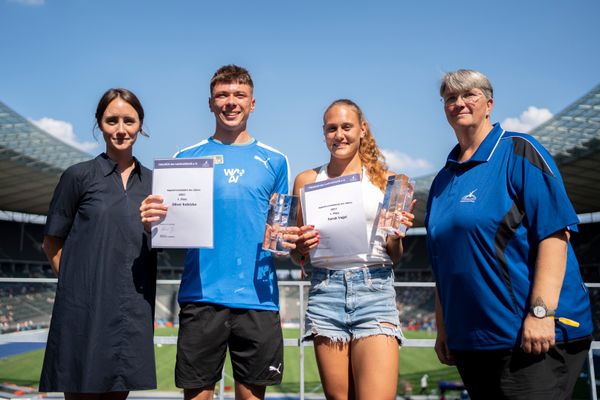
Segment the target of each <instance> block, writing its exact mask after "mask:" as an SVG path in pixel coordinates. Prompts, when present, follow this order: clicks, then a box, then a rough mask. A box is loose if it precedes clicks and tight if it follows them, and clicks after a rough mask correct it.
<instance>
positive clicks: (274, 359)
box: [175, 303, 283, 389]
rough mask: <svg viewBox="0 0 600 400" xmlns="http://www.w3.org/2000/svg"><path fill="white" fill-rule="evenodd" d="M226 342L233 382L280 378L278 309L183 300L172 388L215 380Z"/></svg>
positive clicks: (257, 382)
mask: <svg viewBox="0 0 600 400" xmlns="http://www.w3.org/2000/svg"><path fill="white" fill-rule="evenodd" d="M227 347H229V354H230V356H231V364H232V366H233V378H234V379H235V380H236V382H239V383H243V384H248V385H258V386H268V385H277V384H280V383H281V378H282V376H283V336H282V334H281V322H280V319H279V312H277V311H267V310H247V309H240V308H227V307H223V306H219V305H215V304H207V303H183V304H181V311H180V312H179V336H178V338H177V362H176V365H175V384H176V385H177V387H180V388H183V389H199V388H206V387H212V386H213V385H214V384H215V383H217V382H218V381H219V380H220V379H221V371H222V370H223V365H224V363H225V353H226V351H227Z"/></svg>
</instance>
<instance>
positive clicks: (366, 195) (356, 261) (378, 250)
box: [311, 164, 393, 269]
mask: <svg viewBox="0 0 600 400" xmlns="http://www.w3.org/2000/svg"><path fill="white" fill-rule="evenodd" d="M327 165H328V164H325V165H323V166H322V167H321V168H320V169H319V173H318V174H317V179H316V180H315V182H320V181H324V180H326V179H329V175H327ZM361 186H362V195H363V205H364V208H365V217H366V219H367V238H368V239H369V252H368V253H366V254H348V255H345V256H341V257H335V258H329V259H327V261H325V260H315V261H314V262H312V261H311V264H312V266H313V267H315V268H326V269H347V268H360V267H369V266H372V265H376V264H379V265H381V264H385V265H392V264H393V263H392V260H391V259H390V256H389V255H388V253H387V251H386V249H385V236H384V235H381V234H377V229H373V224H374V222H375V218H376V217H377V211H378V209H379V205H380V204H381V203H382V202H383V192H382V191H381V190H379V188H378V187H377V186H375V185H373V184H372V183H371V180H370V179H369V176H368V175H367V171H366V170H365V169H364V168H363V173H362V179H361ZM317 229H319V227H317Z"/></svg>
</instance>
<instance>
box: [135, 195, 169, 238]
mask: <svg viewBox="0 0 600 400" xmlns="http://www.w3.org/2000/svg"><path fill="white" fill-rule="evenodd" d="M167 209H168V207H167V206H166V205H165V204H164V202H163V198H162V196H159V195H157V194H151V195H149V196H148V197H146V198H145V199H144V200H143V201H142V204H141V205H140V218H141V220H142V224H144V229H145V230H146V231H147V232H150V229H151V228H152V223H153V222H158V221H162V220H163V219H165V217H166V216H167Z"/></svg>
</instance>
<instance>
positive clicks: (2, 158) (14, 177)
mask: <svg viewBox="0 0 600 400" xmlns="http://www.w3.org/2000/svg"><path fill="white" fill-rule="evenodd" d="M90 158H91V156H90V155H89V154H88V153H85V152H83V151H81V150H78V149H76V148H74V147H72V146H70V145H68V144H66V143H64V142H62V141H60V140H58V139H56V138H55V137H53V136H51V135H50V134H49V133H47V132H45V131H43V130H41V129H40V128H38V127H37V126H35V125H34V124H32V123H31V122H29V121H28V120H27V119H25V118H24V117H22V116H20V115H19V114H17V113H16V112H14V111H13V110H11V109H10V108H8V107H7V106H6V105H5V104H3V103H2V102H0V210H4V211H16V212H22V213H30V214H46V213H47V212H48V205H49V203H50V199H51V198H52V193H53V191H54V187H55V186H56V184H57V183H58V178H59V177H60V174H61V173H62V171H64V170H65V169H66V168H67V167H68V166H70V165H72V164H75V163H77V162H80V161H85V160H89V159H90Z"/></svg>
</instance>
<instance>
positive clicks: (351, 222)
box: [301, 174, 369, 261]
mask: <svg viewBox="0 0 600 400" xmlns="http://www.w3.org/2000/svg"><path fill="white" fill-rule="evenodd" d="M301 195H302V209H303V212H304V221H305V223H306V224H307V225H314V226H315V227H316V228H317V229H318V230H319V233H320V235H321V240H320V242H319V246H318V247H317V248H316V249H314V250H313V251H311V255H310V258H311V260H313V261H314V260H316V259H320V258H322V259H326V258H333V257H340V256H347V255H349V254H361V253H367V252H368V250H369V243H368V238H367V225H366V218H365V210H364V207H363V197H362V189H361V183H360V175H359V174H353V175H346V176H340V177H338V178H334V179H328V180H325V181H321V182H315V183H311V184H308V185H305V186H304V190H303V191H302V194H301Z"/></svg>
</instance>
